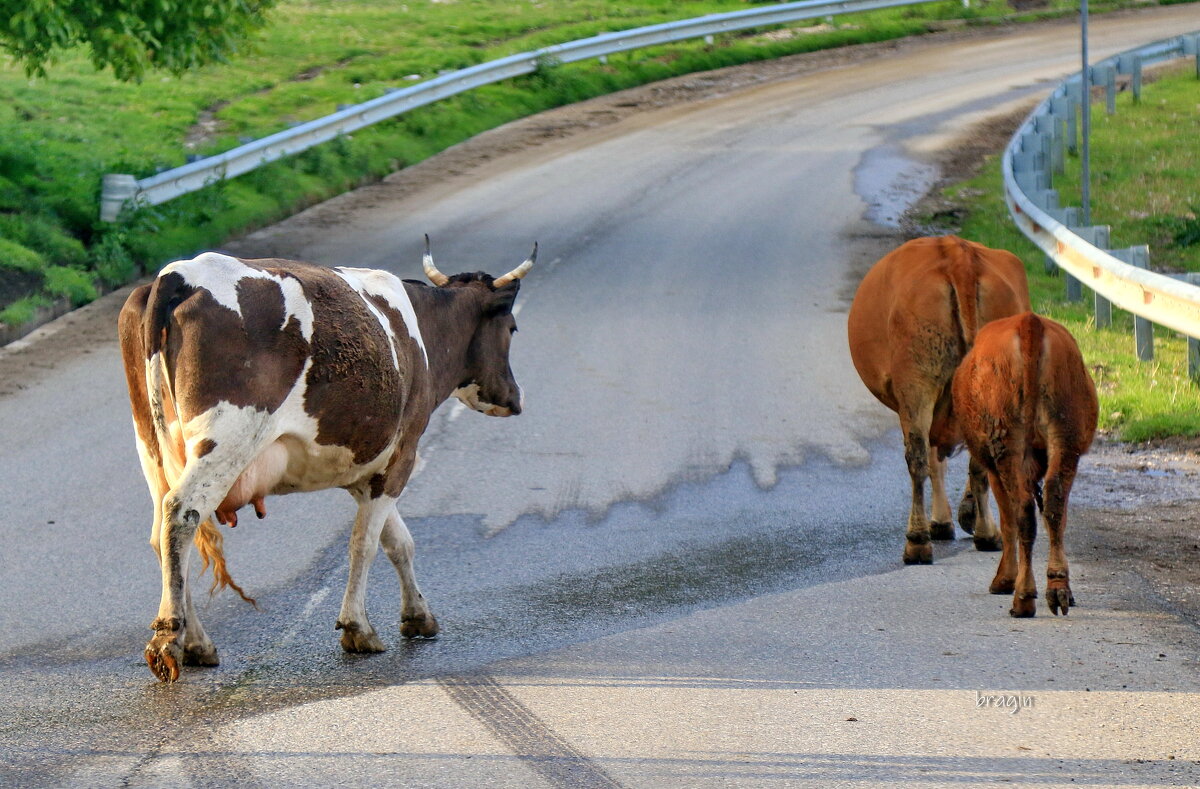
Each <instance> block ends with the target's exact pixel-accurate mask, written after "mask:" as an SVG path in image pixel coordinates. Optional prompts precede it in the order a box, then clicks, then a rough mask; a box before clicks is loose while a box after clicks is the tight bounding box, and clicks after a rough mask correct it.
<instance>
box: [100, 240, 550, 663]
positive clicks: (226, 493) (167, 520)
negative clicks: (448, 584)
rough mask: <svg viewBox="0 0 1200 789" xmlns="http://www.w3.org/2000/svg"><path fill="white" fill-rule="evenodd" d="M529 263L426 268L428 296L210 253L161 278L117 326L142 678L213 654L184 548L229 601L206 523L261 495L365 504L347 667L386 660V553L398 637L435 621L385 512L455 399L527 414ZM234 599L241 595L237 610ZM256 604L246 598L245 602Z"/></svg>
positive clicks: (363, 273) (402, 536)
mask: <svg viewBox="0 0 1200 789" xmlns="http://www.w3.org/2000/svg"><path fill="white" fill-rule="evenodd" d="M536 255H537V246H536V245H535V246H534V254H533V255H531V256H530V258H529V259H528V260H526V261H525V262H524V263H523V264H521V265H520V266H518V267H517V268H516V269H514V270H513V271H510V272H509V273H508V274H505V275H504V276H503V277H499V278H498V279H493V278H492V277H490V276H488V275H487V274H482V273H474V274H457V275H455V276H453V277H448V276H446V275H445V274H442V273H441V272H440V271H438V270H437V268H436V267H435V266H434V265H433V259H432V258H431V257H430V255H429V250H428V239H426V252H425V259H424V262H425V273H426V275H427V276H428V277H429V279H430V280H431V281H432V282H433V283H434V285H435V286H437V287H432V288H431V287H429V286H428V285H425V284H424V283H420V282H413V281H407V280H406V281H401V280H400V279H399V278H398V277H396V276H395V275H393V274H390V273H388V272H386V271H374V270H371V269H361V268H332V269H330V268H324V267H322V266H314V265H310V264H307V263H297V262H294V261H289V260H239V259H237V258H232V257H229V256H227V255H220V254H215V253H211V252H208V253H205V254H203V255H200V256H199V257H197V258H195V259H193V260H182V261H178V262H176V263H172V264H171V265H169V266H167V267H166V268H164V269H163V270H162V271H161V272H160V273H159V275H158V276H157V277H156V278H155V280H154V282H153V283H151V284H150V285H144V286H142V287H140V288H138V289H136V290H135V291H134V292H133V293H132V294H131V295H130V296H129V299H128V301H127V302H126V304H125V307H124V308H123V309H122V311H121V317H120V322H119V323H120V325H119V332H120V339H121V354H122V356H123V359H124V363H125V374H126V380H127V383H128V385H129V397H130V402H131V404H132V406H133V421H134V427H135V429H136V438H137V446H138V453H139V455H140V457H141V461H142V471H143V472H144V474H145V476H146V482H147V484H148V485H149V487H150V495H151V499H152V500H153V503H154V526H153V529H152V531H151V535H150V544H151V545H152V546H153V547H154V550H155V552H156V553H157V554H158V557H159V561H160V563H161V565H162V580H163V589H162V601H161V603H160V605H159V609H158V617H157V618H156V619H155V620H154V623H153V624H152V625H151V629H153V630H154V631H155V635H154V638H152V639H151V641H150V643H149V644H148V645H147V646H146V652H145V657H146V662H147V664H148V665H149V666H150V669H151V671H153V672H154V674H155V675H156V676H157V677H158V678H159V679H161V680H163V681H166V682H172V681H174V680H176V679H177V678H178V677H179V671H180V667H181V666H182V665H183V664H192V665H205V666H213V665H216V664H217V650H216V647H215V646H213V643H212V641H211V640H210V639H209V637H208V635H207V634H205V632H204V628H203V627H202V626H201V624H200V620H199V618H198V617H197V615H196V609H195V606H193V605H192V596H191V589H190V586H189V584H188V556H189V554H190V547H191V546H190V544H191V543H192V542H193V541H194V542H195V544H196V546H197V547H198V548H199V550H200V555H201V558H202V559H203V560H204V563H205V566H207V565H208V564H209V563H210V562H211V563H212V564H213V573H214V578H215V581H214V586H218V585H220V586H232V587H233V588H234V589H235V590H237V591H238V592H239V593H241V589H240V588H239V587H238V586H237V585H236V584H234V583H233V582H232V580H231V579H230V577H229V573H228V571H227V570H226V567H225V560H224V556H223V554H222V552H221V534H220V532H219V531H217V528H216V527H215V526H214V525H213V523H212V520H213V519H214V518H215V519H217V520H219V521H221V522H223V523H230V524H236V522H237V515H236V513H237V510H239V509H240V508H242V507H244V506H245V505H246V504H253V505H254V508H255V510H256V511H257V512H258V513H259V514H260V517H261V514H262V513H263V512H264V503H263V498H264V497H265V496H267V495H275V494H282V493H291V492H295V491H306V490H322V489H325V488H334V487H337V488H343V489H345V490H347V491H349V492H350V494H351V495H352V496H353V497H354V499H355V501H356V502H357V504H358V516H357V518H356V519H355V522H354V527H353V530H352V532H351V536H350V577H349V579H348V581H347V584H346V593H345V595H344V597H343V599H342V608H341V613H340V614H339V615H338V619H337V627H338V629H340V630H341V631H342V636H341V641H342V647H343V648H344V649H345V650H346V651H348V652H380V651H382V650H383V649H384V645H383V642H382V641H381V640H380V639H379V637H378V636H377V635H376V633H375V629H374V628H373V627H372V626H371V623H370V621H369V620H368V619H367V611H366V607H365V602H364V598H365V593H366V576H367V570H368V568H369V567H370V565H371V561H372V559H373V558H374V557H375V552H376V549H377V548H378V547H379V546H380V545H382V546H383V550H384V553H386V554H387V556H388V558H389V559H390V560H391V561H392V563H393V564H394V565H395V567H396V571H397V572H398V573H399V575H400V588H401V594H402V601H401V628H400V632H401V634H402V635H403V636H406V637H414V636H433V635H435V634H436V633H437V632H438V624H437V620H436V619H434V617H433V614H432V613H430V610H429V606H428V605H427V604H426V602H425V599H424V597H422V596H421V592H420V589H418V588H417V582H416V579H415V577H414V576H413V568H412V557H413V541H412V537H411V535H410V534H409V532H408V529H407V528H406V527H405V525H404V521H403V520H401V518H400V515H399V513H398V512H397V510H396V500H397V498H398V497H399V496H400V492H401V490H403V488H404V485H405V483H407V482H408V478H409V475H410V474H411V473H412V471H413V466H414V464H415V463H416V457H417V441H418V440H419V439H420V437H421V434H422V433H423V432H424V430H425V427H426V425H427V424H428V423H429V417H430V415H431V414H432V412H433V410H434V409H435V408H437V406H438V405H439V404H440V403H441V402H442V401H443V400H445V399H446V398H448V397H450V396H451V395H453V396H456V397H458V399H459V400H461V401H462V402H463V403H465V404H466V405H468V406H470V407H471V408H473V409H475V410H477V411H481V412H483V413H485V414H488V415H490V416H509V415H512V414H519V413H521V401H522V398H521V389H520V387H519V386H517V383H516V381H515V380H514V379H513V374H512V370H511V369H510V368H509V364H508V351H509V344H510V342H511V337H512V333H513V332H515V331H516V324H515V322H514V320H513V314H512V307H513V300H514V299H515V298H516V296H517V291H518V289H519V288H520V279H521V277H523V276H525V274H526V273H527V272H528V271H529V269H530V267H531V266H532V265H533V262H534V259H535V258H536ZM242 596H243V597H245V595H244V594H243V595H242ZM246 599H249V598H246Z"/></svg>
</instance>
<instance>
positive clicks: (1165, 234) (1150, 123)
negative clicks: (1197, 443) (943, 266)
mask: <svg viewBox="0 0 1200 789" xmlns="http://www.w3.org/2000/svg"><path fill="white" fill-rule="evenodd" d="M1197 106H1200V80H1197V79H1196V76H1195V70H1194V67H1193V66H1192V65H1189V66H1188V67H1187V69H1186V70H1183V71H1178V70H1172V71H1171V72H1169V73H1168V74H1166V75H1164V76H1163V78H1162V79H1160V80H1158V81H1156V82H1154V83H1153V84H1148V85H1146V86H1145V88H1144V89H1143V92H1142V102H1141V103H1140V104H1134V103H1133V98H1132V95H1131V94H1130V93H1122V94H1120V95H1119V96H1118V100H1117V112H1116V114H1115V115H1112V116H1109V115H1107V114H1106V113H1105V111H1104V104H1103V102H1101V103H1100V104H1099V105H1093V108H1092V119H1093V134H1092V145H1091V149H1092V153H1091V170H1092V189H1091V192H1092V221H1093V222H1094V223H1095V224H1104V225H1110V226H1111V227H1112V236H1111V240H1110V242H1111V245H1112V246H1113V247H1114V248H1118V247H1125V246H1133V245H1136V244H1149V245H1150V262H1151V266H1152V267H1153V268H1155V269H1156V270H1160V271H1200V178H1198V175H1200V173H1198V171H1197V165H1196V163H1197V162H1200V114H1198V113H1197ZM1079 176H1080V160H1079V158H1078V157H1068V160H1067V174H1066V175H1065V176H1057V177H1056V179H1055V187H1056V188H1057V189H1058V190H1059V192H1060V195H1061V202H1062V204H1063V205H1079V204H1080V202H1081V201H1080V177H1079ZM999 184H1000V162H999V156H996V157H993V158H991V159H989V161H988V162H987V164H986V165H985V166H984V168H983V170H982V171H981V172H980V173H979V174H978V175H976V176H975V177H973V178H971V179H970V180H968V181H965V182H963V183H961V184H958V185H956V186H953V187H951V188H950V189H948V190H947V193H946V196H947V197H948V198H949V199H950V200H951V201H953V202H956V203H961V204H962V205H963V206H965V209H966V214H965V217H964V219H963V222H962V226H961V229H959V231H958V232H960V233H961V234H962V235H963V236H965V237H967V238H971V239H975V240H977V241H980V242H981V243H984V244H987V245H988V246H993V247H1002V248H1004V249H1009V250H1012V251H1013V252H1015V253H1016V254H1017V255H1019V256H1020V257H1021V258H1022V259H1023V260H1024V261H1025V265H1026V269H1027V270H1028V271H1029V273H1030V283H1029V284H1030V290H1031V295H1032V297H1033V308H1034V309H1035V310H1036V311H1038V312H1040V313H1042V314H1045V315H1048V316H1050V317H1052V318H1054V319H1055V320H1058V321H1060V322H1062V323H1063V324H1065V325H1066V326H1067V328H1068V329H1070V330H1071V333H1072V334H1074V335H1075V337H1076V339H1077V340H1078V341H1079V345H1080V348H1081V349H1082V351H1083V355H1084V358H1085V359H1086V360H1087V362H1088V366H1089V367H1090V369H1091V371H1092V376H1093V378H1094V379H1095V381H1096V385H1097V389H1098V390H1099V393H1100V426H1101V427H1102V428H1103V429H1105V430H1109V431H1111V432H1112V434H1113V435H1114V436H1116V437H1118V438H1120V439H1121V440H1124V441H1145V440H1147V439H1152V438H1159V437H1165V436H1194V435H1200V388H1198V387H1197V386H1195V385H1194V384H1192V383H1191V381H1190V380H1189V379H1188V376H1187V342H1186V339H1185V338H1183V337H1181V336H1179V335H1178V334H1176V333H1174V332H1171V331H1168V330H1166V329H1163V328H1162V327H1155V346H1154V361H1152V362H1139V361H1138V360H1137V357H1136V356H1135V354H1134V347H1133V316H1132V315H1130V314H1129V313H1127V312H1124V311H1121V310H1114V311H1113V325H1112V328H1111V329H1097V328H1096V327H1095V316H1094V311H1093V307H1092V292H1091V291H1090V290H1088V289H1087V288H1084V299H1083V301H1082V302H1078V303H1067V302H1066V301H1065V300H1064V295H1065V286H1064V283H1063V278H1062V277H1061V276H1052V275H1048V274H1046V273H1045V269H1044V267H1043V262H1042V261H1043V259H1044V256H1043V255H1042V253H1041V250H1039V249H1038V248H1037V247H1035V246H1034V245H1033V244H1032V243H1031V242H1029V241H1028V240H1027V239H1026V238H1025V237H1024V236H1023V235H1021V233H1020V232H1019V231H1018V230H1017V229H1016V228H1015V227H1014V226H1013V223H1012V221H1011V220H1010V219H1009V216H1008V210H1007V209H1006V208H1005V205H1004V200H1003V197H1002V195H1001V190H1000V188H999Z"/></svg>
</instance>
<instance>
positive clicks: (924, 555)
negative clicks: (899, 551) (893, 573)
mask: <svg viewBox="0 0 1200 789" xmlns="http://www.w3.org/2000/svg"><path fill="white" fill-rule="evenodd" d="M904 563H905V564H933V546H932V545H930V544H929V543H928V542H925V543H914V542H912V541H909V542H908V543H906V544H905V546H904Z"/></svg>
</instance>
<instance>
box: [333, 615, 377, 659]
mask: <svg viewBox="0 0 1200 789" xmlns="http://www.w3.org/2000/svg"><path fill="white" fill-rule="evenodd" d="M335 627H336V628H337V629H338V630H341V631H342V649H344V650H346V651H347V652H353V653H367V654H370V653H372V652H384V651H386V650H387V647H385V646H384V645H383V642H382V641H381V640H380V639H379V636H378V635H376V634H375V628H373V627H371V626H370V625H367V629H366V630H363V629H361V628H359V627H358V625H346V624H342V623H341V622H338V623H337V625H335Z"/></svg>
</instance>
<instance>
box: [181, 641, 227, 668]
mask: <svg viewBox="0 0 1200 789" xmlns="http://www.w3.org/2000/svg"><path fill="white" fill-rule="evenodd" d="M183 665H185V666H207V667H209V668H212V667H213V666H219V665H221V661H220V659H219V658H218V657H217V648H216V647H215V646H214V645H213V643H212V642H211V641H210V642H209V643H207V644H189V645H187V646H185V647H184V648H183Z"/></svg>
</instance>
